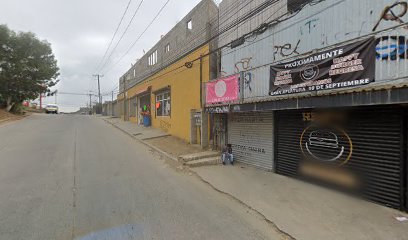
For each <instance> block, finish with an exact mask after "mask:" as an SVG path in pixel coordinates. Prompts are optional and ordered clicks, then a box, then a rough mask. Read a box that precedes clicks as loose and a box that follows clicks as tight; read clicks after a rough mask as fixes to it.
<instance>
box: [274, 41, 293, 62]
mask: <svg viewBox="0 0 408 240" xmlns="http://www.w3.org/2000/svg"><path fill="white" fill-rule="evenodd" d="M299 45H300V39H299V40H298V41H297V43H296V44H291V43H285V44H283V45H275V46H274V47H273V48H274V51H273V61H275V60H276V58H277V56H280V57H290V56H292V55H294V54H300V53H299V52H298V49H299Z"/></svg>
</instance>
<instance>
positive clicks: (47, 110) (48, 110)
mask: <svg viewBox="0 0 408 240" xmlns="http://www.w3.org/2000/svg"><path fill="white" fill-rule="evenodd" d="M45 113H46V114H50V113H53V114H58V106H57V105H55V104H48V105H47V106H46V107H45Z"/></svg>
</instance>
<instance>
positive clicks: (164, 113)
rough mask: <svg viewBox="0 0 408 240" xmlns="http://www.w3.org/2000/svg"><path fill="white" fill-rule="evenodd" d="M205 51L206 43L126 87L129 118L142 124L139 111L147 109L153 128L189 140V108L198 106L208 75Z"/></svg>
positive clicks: (207, 61) (193, 108) (198, 108)
mask: <svg viewBox="0 0 408 240" xmlns="http://www.w3.org/2000/svg"><path fill="white" fill-rule="evenodd" d="M208 53H209V45H205V46H203V47H201V48H199V49H198V50H196V51H194V52H192V53H190V54H189V55H187V56H186V57H184V58H182V59H180V60H179V61H177V62H175V63H174V64H172V65H170V66H169V67H167V68H165V69H164V70H162V71H159V72H158V73H156V74H154V75H152V76H151V77H149V78H147V79H146V80H145V81H143V82H141V83H139V84H137V85H135V86H134V87H132V88H130V89H128V90H127V91H126V92H125V96H126V98H127V99H128V102H129V103H130V104H128V108H129V109H128V112H129V113H131V114H130V117H129V121H131V122H133V123H136V124H140V123H142V121H143V119H142V117H143V116H142V114H143V113H144V112H146V110H149V111H150V115H151V123H152V127H154V128H159V129H161V130H163V131H165V132H167V133H169V134H171V135H173V136H176V137H179V138H181V139H184V140H186V141H188V142H190V140H191V139H190V138H191V131H194V129H195V128H194V126H191V124H192V121H191V117H192V114H191V111H192V110H198V111H199V110H200V109H201V106H202V103H201V95H202V86H203V85H202V83H204V82H207V81H208V80H209V77H210V76H209V73H210V65H209V57H208V56H206V55H207V54H208ZM200 56H204V57H203V58H201V59H200ZM132 103H133V104H132ZM132 108H133V109H132ZM146 108H147V109H146ZM132 113H136V114H133V116H132ZM197 136H199V135H198V134H197ZM197 142H199V140H198V139H197Z"/></svg>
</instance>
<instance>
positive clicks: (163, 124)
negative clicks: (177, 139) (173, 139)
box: [160, 120, 171, 132]
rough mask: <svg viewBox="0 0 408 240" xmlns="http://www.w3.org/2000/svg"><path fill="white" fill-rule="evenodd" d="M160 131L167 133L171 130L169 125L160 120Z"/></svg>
mask: <svg viewBox="0 0 408 240" xmlns="http://www.w3.org/2000/svg"><path fill="white" fill-rule="evenodd" d="M160 129H161V130H163V131H164V132H169V131H170V130H171V123H169V122H166V121H163V120H160Z"/></svg>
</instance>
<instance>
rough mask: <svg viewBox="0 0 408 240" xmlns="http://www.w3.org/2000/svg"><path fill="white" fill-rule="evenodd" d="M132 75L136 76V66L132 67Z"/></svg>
mask: <svg viewBox="0 0 408 240" xmlns="http://www.w3.org/2000/svg"><path fill="white" fill-rule="evenodd" d="M133 77H136V68H134V69H133Z"/></svg>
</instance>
